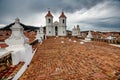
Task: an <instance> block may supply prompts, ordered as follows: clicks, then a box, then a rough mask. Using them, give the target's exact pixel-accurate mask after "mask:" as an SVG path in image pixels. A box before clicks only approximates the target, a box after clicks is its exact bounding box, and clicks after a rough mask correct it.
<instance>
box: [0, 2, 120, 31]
mask: <svg viewBox="0 0 120 80" xmlns="http://www.w3.org/2000/svg"><path fill="white" fill-rule="evenodd" d="M48 8H50V10H51V13H52V14H53V16H54V21H56V20H58V17H59V16H60V14H61V11H62V10H63V11H64V12H65V15H66V16H67V29H70V30H71V29H72V28H73V27H74V26H75V25H77V24H78V25H80V28H81V30H82V31H83V30H98V31H120V0H0V27H3V26H5V25H8V24H10V23H12V22H14V19H15V18H16V17H19V18H20V20H21V23H23V24H26V25H33V26H38V27H40V26H41V25H42V26H45V15H46V13H47V11H48Z"/></svg>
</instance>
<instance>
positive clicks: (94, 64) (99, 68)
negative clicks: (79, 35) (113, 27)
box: [19, 37, 120, 80]
mask: <svg viewBox="0 0 120 80" xmlns="http://www.w3.org/2000/svg"><path fill="white" fill-rule="evenodd" d="M68 40H69V39H68V38H60V37H58V38H54V37H51V38H50V37H49V38H48V39H47V40H45V41H43V43H42V45H37V48H38V49H37V52H36V54H35V55H34V57H33V59H32V61H31V64H30V66H29V67H28V69H27V70H26V72H25V73H24V74H23V75H22V76H21V78H20V79H19V80H46V79H47V80H61V79H62V80H72V79H74V80H115V79H113V78H114V76H115V75H114V73H113V72H114V71H116V70H118V69H119V66H120V65H119V64H120V62H119V61H120V56H119V52H120V48H117V47H114V46H110V45H108V44H107V43H103V42H90V43H85V44H84V45H81V44H80V41H81V40H79V39H76V38H71V41H68ZM74 40H76V41H77V42H76V43H74V42H73V41H74ZM53 41H54V42H53ZM61 41H64V43H61ZM119 75H120V74H119Z"/></svg>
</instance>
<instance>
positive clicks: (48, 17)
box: [45, 11, 53, 36]
mask: <svg viewBox="0 0 120 80" xmlns="http://www.w3.org/2000/svg"><path fill="white" fill-rule="evenodd" d="M45 19H46V36H52V34H53V33H52V27H53V16H52V14H51V12H50V11H48V13H47V14H46V16H45Z"/></svg>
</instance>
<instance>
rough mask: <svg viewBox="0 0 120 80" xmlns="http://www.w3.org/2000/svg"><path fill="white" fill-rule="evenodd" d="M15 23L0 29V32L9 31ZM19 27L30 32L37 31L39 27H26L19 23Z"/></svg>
mask: <svg viewBox="0 0 120 80" xmlns="http://www.w3.org/2000/svg"><path fill="white" fill-rule="evenodd" d="M14 24H15V23H11V24H9V25H7V26H5V27H3V28H0V30H10V27H12V25H14ZM20 25H21V26H23V28H24V30H31V31H34V30H36V29H39V27H35V26H28V25H25V24H22V23H20Z"/></svg>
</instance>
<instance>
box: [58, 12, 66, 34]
mask: <svg viewBox="0 0 120 80" xmlns="http://www.w3.org/2000/svg"><path fill="white" fill-rule="evenodd" d="M66 18H67V17H66V16H65V14H64V12H63V11H62V13H61V15H60V17H59V23H60V27H61V29H60V30H61V31H60V34H61V36H66Z"/></svg>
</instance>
